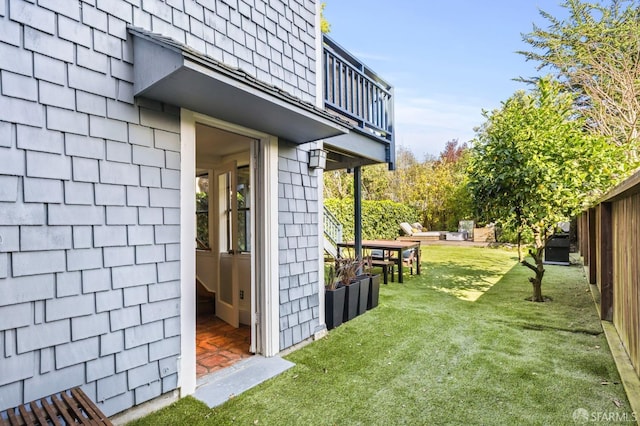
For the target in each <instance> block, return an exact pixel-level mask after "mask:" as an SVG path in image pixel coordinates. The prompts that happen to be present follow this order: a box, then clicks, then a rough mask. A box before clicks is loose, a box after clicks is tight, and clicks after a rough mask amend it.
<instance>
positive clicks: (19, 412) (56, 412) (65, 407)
mask: <svg viewBox="0 0 640 426" xmlns="http://www.w3.org/2000/svg"><path fill="white" fill-rule="evenodd" d="M0 1H1V0H0ZM80 424H81V425H107V426H113V424H112V423H111V421H110V420H109V418H108V417H107V416H105V415H104V413H103V412H102V411H100V409H99V408H98V407H97V406H96V405H95V404H94V403H93V401H92V400H91V399H90V398H89V397H88V396H87V395H86V394H85V393H84V392H83V391H82V389H81V388H80V387H75V388H73V389H70V390H67V391H63V392H59V393H56V394H53V395H50V396H47V397H44V398H40V399H38V400H33V401H31V402H28V403H24V404H21V405H19V406H17V407H14V408H10V409H7V410H4V411H0V426H36V425H40V426H50V425H51V426H66V425H80Z"/></svg>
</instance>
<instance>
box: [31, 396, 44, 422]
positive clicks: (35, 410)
mask: <svg viewBox="0 0 640 426" xmlns="http://www.w3.org/2000/svg"><path fill="white" fill-rule="evenodd" d="M29 407H31V413H32V414H33V416H34V417H35V418H36V420H37V421H38V422H39V423H40V424H41V425H48V424H49V422H47V417H46V411H43V410H42V408H40V407H38V404H36V402H35V401H31V402H30V403H29ZM43 414H44V415H43Z"/></svg>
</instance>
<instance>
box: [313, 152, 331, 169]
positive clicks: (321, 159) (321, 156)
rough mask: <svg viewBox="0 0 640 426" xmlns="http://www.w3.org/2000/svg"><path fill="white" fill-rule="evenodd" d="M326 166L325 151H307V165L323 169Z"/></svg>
mask: <svg viewBox="0 0 640 426" xmlns="http://www.w3.org/2000/svg"><path fill="white" fill-rule="evenodd" d="M326 166H327V151H324V150H322V149H312V150H311V151H309V167H310V168H312V169H322V170H324V169H325V167H326Z"/></svg>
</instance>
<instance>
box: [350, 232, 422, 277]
mask: <svg viewBox="0 0 640 426" xmlns="http://www.w3.org/2000/svg"><path fill="white" fill-rule="evenodd" d="M354 247H355V242H353V241H347V242H344V243H338V252H339V251H340V250H339V249H340V248H354ZM362 248H363V249H378V250H386V251H395V252H396V253H397V254H398V282H399V283H402V282H403V279H402V269H403V268H402V267H403V263H404V262H402V253H403V252H405V251H407V250H413V251H414V253H415V256H416V262H417V266H416V274H418V275H420V241H403V240H362Z"/></svg>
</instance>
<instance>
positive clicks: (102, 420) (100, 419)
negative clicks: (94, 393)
mask: <svg viewBox="0 0 640 426" xmlns="http://www.w3.org/2000/svg"><path fill="white" fill-rule="evenodd" d="M71 394H72V395H73V396H74V397H75V399H76V400H78V401H82V408H83V409H84V410H85V411H86V412H87V413H89V414H90V417H91V418H92V419H93V420H95V421H96V422H97V424H101V425H107V426H113V424H112V423H111V421H110V420H109V419H108V418H107V416H105V415H104V414H103V413H102V411H100V409H99V408H98V407H97V406H96V405H95V404H94V403H93V401H91V400H90V399H89V397H88V396H87V394H85V393H84V392H82V389H80V388H73V389H71Z"/></svg>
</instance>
